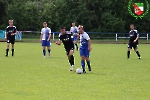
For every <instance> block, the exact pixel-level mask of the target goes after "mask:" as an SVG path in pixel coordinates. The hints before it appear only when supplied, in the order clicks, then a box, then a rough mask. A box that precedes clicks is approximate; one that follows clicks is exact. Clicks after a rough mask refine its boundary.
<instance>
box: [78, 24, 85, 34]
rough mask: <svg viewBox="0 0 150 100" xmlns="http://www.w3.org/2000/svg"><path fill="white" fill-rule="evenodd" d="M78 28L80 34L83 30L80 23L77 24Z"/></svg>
mask: <svg viewBox="0 0 150 100" xmlns="http://www.w3.org/2000/svg"><path fill="white" fill-rule="evenodd" d="M78 29H79V33H80V34H82V33H83V31H84V27H83V26H82V25H79V26H78Z"/></svg>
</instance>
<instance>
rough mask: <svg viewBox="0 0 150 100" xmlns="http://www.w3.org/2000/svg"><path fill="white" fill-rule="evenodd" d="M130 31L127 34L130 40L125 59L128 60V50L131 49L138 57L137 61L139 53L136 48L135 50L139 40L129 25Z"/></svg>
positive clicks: (132, 27) (132, 26)
mask: <svg viewBox="0 0 150 100" xmlns="http://www.w3.org/2000/svg"><path fill="white" fill-rule="evenodd" d="M130 29H131V31H130V32H129V36H130V39H129V44H128V50H127V58H128V59H129V58H130V50H131V49H132V48H134V51H135V52H136V54H137V55H138V57H139V59H141V56H140V53H139V51H138V48H137V46H138V38H139V34H138V31H137V30H135V29H134V25H133V24H131V25H130Z"/></svg>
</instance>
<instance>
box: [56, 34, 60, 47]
mask: <svg viewBox="0 0 150 100" xmlns="http://www.w3.org/2000/svg"><path fill="white" fill-rule="evenodd" d="M60 36H61V35H60V34H59V39H58V41H56V44H57V45H61V38H60Z"/></svg>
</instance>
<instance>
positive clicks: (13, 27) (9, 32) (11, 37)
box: [6, 26, 17, 39]
mask: <svg viewBox="0 0 150 100" xmlns="http://www.w3.org/2000/svg"><path fill="white" fill-rule="evenodd" d="M16 31H17V29H16V26H12V27H10V26H7V28H6V32H7V39H15V35H11V34H12V33H16Z"/></svg>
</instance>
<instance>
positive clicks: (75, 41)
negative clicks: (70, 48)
mask: <svg viewBox="0 0 150 100" xmlns="http://www.w3.org/2000/svg"><path fill="white" fill-rule="evenodd" d="M77 30H78V27H77V26H75V23H74V22H73V23H72V27H71V28H70V32H72V33H74V34H76V33H78V32H77ZM73 43H74V45H75V46H76V50H78V44H77V36H76V35H74V36H73Z"/></svg>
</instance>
